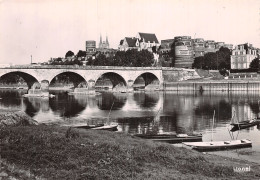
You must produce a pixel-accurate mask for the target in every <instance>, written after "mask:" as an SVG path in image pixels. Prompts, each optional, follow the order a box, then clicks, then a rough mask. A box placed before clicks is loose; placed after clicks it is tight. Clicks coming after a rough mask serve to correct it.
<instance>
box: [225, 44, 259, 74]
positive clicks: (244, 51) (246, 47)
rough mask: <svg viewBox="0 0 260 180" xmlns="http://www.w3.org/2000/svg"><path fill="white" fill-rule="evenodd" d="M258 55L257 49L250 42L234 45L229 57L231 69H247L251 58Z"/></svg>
mask: <svg viewBox="0 0 260 180" xmlns="http://www.w3.org/2000/svg"><path fill="white" fill-rule="evenodd" d="M257 57H258V50H257V49H256V48H254V47H253V46H252V44H249V43H245V44H240V45H237V46H236V47H235V49H234V50H233V51H232V55H231V58H230V61H231V69H248V68H249V67H250V63H251V62H252V61H253V59H255V58H257Z"/></svg>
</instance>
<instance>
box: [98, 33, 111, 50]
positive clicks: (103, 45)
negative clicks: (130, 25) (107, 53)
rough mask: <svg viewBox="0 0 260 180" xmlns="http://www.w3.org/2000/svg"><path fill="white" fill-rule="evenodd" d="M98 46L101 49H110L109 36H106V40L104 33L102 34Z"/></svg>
mask: <svg viewBox="0 0 260 180" xmlns="http://www.w3.org/2000/svg"><path fill="white" fill-rule="evenodd" d="M98 47H99V48H100V49H109V42H108V37H107V36H106V41H102V35H101V34H100V41H99V45H98Z"/></svg>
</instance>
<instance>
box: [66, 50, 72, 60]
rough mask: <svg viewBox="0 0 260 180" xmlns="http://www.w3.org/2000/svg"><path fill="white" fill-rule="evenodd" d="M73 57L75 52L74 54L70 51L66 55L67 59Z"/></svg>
mask: <svg viewBox="0 0 260 180" xmlns="http://www.w3.org/2000/svg"><path fill="white" fill-rule="evenodd" d="M71 56H74V52H72V51H68V52H67V53H66V54H65V58H67V57H71Z"/></svg>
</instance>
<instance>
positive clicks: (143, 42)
mask: <svg viewBox="0 0 260 180" xmlns="http://www.w3.org/2000/svg"><path fill="white" fill-rule="evenodd" d="M136 38H137V39H138V41H139V47H140V50H142V49H148V50H150V51H152V47H153V46H156V47H159V46H160V43H159V41H158V39H157V37H156V35H155V34H151V33H140V32H139V33H137V35H136Z"/></svg>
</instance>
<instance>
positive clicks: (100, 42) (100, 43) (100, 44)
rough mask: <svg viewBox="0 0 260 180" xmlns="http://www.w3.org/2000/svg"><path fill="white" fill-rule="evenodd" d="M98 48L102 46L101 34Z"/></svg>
mask: <svg viewBox="0 0 260 180" xmlns="http://www.w3.org/2000/svg"><path fill="white" fill-rule="evenodd" d="M98 47H99V48H102V35H101V34H100V41H99V45H98Z"/></svg>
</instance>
